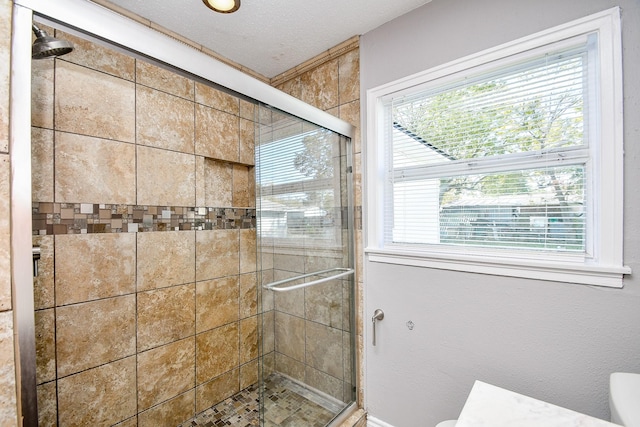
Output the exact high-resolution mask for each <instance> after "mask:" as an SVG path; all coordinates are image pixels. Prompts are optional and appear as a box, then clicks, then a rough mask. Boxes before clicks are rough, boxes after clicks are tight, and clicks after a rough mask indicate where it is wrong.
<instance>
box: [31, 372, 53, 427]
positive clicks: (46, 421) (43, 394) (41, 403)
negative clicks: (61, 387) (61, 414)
mask: <svg viewBox="0 0 640 427" xmlns="http://www.w3.org/2000/svg"><path fill="white" fill-rule="evenodd" d="M36 394H37V400H38V427H57V426H58V401H57V397H56V382H55V381H52V382H49V383H45V384H40V385H39V386H38V387H37V388H36Z"/></svg>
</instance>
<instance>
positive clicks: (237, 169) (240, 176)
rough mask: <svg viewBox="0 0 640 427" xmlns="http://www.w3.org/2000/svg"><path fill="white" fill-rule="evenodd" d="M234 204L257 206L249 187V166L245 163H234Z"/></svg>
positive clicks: (235, 205) (237, 205)
mask: <svg viewBox="0 0 640 427" xmlns="http://www.w3.org/2000/svg"><path fill="white" fill-rule="evenodd" d="M233 206H234V207H251V206H255V202H254V200H253V198H252V197H251V189H250V188H249V168H247V167H246V166H244V165H233Z"/></svg>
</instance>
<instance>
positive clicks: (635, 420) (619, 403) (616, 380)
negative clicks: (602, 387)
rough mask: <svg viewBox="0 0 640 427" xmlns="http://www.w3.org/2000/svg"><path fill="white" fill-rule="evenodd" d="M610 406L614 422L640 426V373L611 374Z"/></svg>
mask: <svg viewBox="0 0 640 427" xmlns="http://www.w3.org/2000/svg"><path fill="white" fill-rule="evenodd" d="M609 408H610V409H611V422H612V423H616V424H620V425H621V426H624V427H640V374H630V373H626V372H614V373H613V374H611V377H610V378H609Z"/></svg>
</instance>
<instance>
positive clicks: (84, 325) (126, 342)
mask: <svg viewBox="0 0 640 427" xmlns="http://www.w3.org/2000/svg"><path fill="white" fill-rule="evenodd" d="M135 314H136V301H135V295H126V296H122V297H117V298H108V299H103V300H98V301H92V302H88V303H83V304H75V305H68V306H65V307H58V308H57V309H56V344H57V348H56V355H57V368H58V377H63V376H66V375H70V374H73V373H75V372H79V371H82V370H84V369H89V368H92V367H95V366H98V365H101V364H103V363H107V362H112V361H114V360H118V359H121V358H123V357H126V356H129V355H132V354H134V353H135V350H136V319H135Z"/></svg>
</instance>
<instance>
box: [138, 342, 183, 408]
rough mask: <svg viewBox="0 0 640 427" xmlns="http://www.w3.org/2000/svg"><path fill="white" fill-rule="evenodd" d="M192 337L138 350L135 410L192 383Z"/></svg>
mask: <svg viewBox="0 0 640 427" xmlns="http://www.w3.org/2000/svg"><path fill="white" fill-rule="evenodd" d="M193 340H194V338H193V337H191V338H187V339H184V340H182V341H177V342H174V343H171V344H168V345H165V346H162V347H158V348H154V349H153V350H149V351H145V352H144V353H140V354H138V411H143V410H145V409H148V408H150V407H152V406H154V405H157V404H158V403H160V402H164V401H165V400H168V399H171V398H173V397H175V396H178V395H180V394H181V393H184V392H186V391H187V390H190V389H192V388H193V387H195V383H194V373H195V366H194V363H195V357H194V356H195V354H194V344H193Z"/></svg>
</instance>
